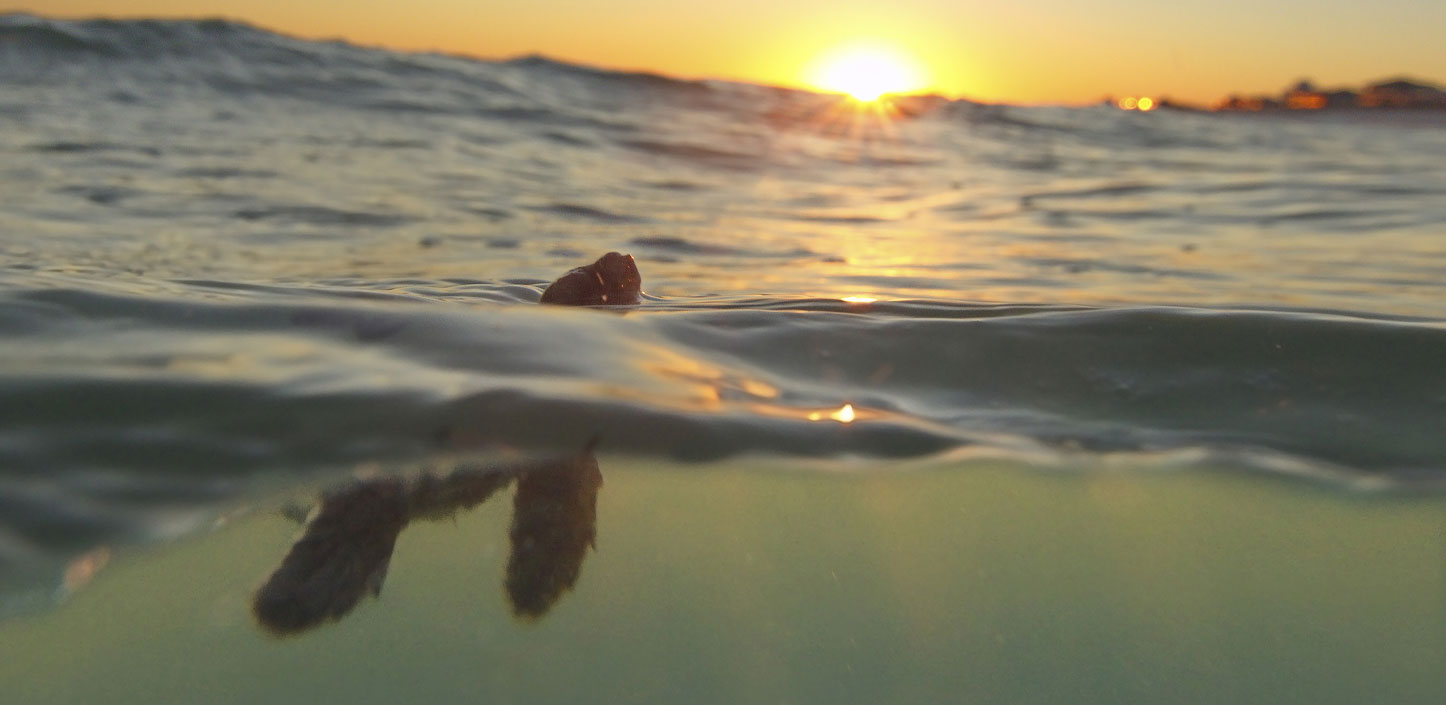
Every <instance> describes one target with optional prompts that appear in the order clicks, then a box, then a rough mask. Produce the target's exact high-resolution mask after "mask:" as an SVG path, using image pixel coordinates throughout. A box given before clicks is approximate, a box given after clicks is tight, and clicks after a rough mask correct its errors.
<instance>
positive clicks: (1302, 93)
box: [1215, 78, 1446, 112]
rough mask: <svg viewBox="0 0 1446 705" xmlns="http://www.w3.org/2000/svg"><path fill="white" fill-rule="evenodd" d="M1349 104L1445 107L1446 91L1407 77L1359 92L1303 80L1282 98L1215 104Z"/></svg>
mask: <svg viewBox="0 0 1446 705" xmlns="http://www.w3.org/2000/svg"><path fill="white" fill-rule="evenodd" d="M1347 108H1436V109H1446V91H1443V90H1442V89H1441V88H1439V87H1437V86H1434V85H1431V84H1427V83H1419V82H1415V81H1408V80H1406V79H1399V78H1398V79H1394V80H1390V81H1382V82H1380V83H1373V84H1371V85H1370V86H1367V87H1366V88H1365V89H1364V90H1362V91H1360V92H1359V93H1357V92H1355V91H1351V90H1346V89H1339V90H1331V91H1326V90H1321V89H1319V88H1317V87H1316V86H1315V84H1313V83H1311V82H1310V81H1306V80H1302V81H1298V82H1296V83H1295V85H1293V86H1291V87H1290V88H1288V89H1286V90H1285V92H1284V93H1282V94H1281V95H1280V98H1279V99H1275V98H1271V97H1268V96H1242V95H1232V96H1230V97H1228V98H1225V99H1224V100H1222V101H1220V102H1219V103H1217V104H1216V105H1215V109H1216V110H1237V111H1251V112H1253V111H1260V110H1279V109H1288V110H1326V109H1330V110H1337V109H1347Z"/></svg>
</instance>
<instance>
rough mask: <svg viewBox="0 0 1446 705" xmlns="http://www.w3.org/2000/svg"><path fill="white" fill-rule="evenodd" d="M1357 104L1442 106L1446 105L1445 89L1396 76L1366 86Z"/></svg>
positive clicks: (1377, 106) (1376, 105)
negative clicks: (1389, 79) (1396, 77)
mask: <svg viewBox="0 0 1446 705" xmlns="http://www.w3.org/2000/svg"><path fill="white" fill-rule="evenodd" d="M1357 104H1358V105H1360V106H1361V107H1364V108H1442V107H1446V91H1442V90H1441V89H1440V88H1437V87H1436V86H1432V85H1428V84H1424V83H1416V82H1413V81H1407V80H1405V79H1400V78H1398V79H1394V80H1391V81H1383V82H1381V83H1373V84H1371V85H1369V86H1366V89H1365V90H1364V91H1361V95H1360V97H1359V99H1358V100H1357Z"/></svg>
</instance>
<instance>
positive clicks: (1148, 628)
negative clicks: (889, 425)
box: [0, 457, 1446, 705]
mask: <svg viewBox="0 0 1446 705" xmlns="http://www.w3.org/2000/svg"><path fill="white" fill-rule="evenodd" d="M601 467H602V471H603V475H604V485H603V487H602V489H601V492H600V494H599V495H598V500H597V549H596V551H595V552H593V553H591V554H589V555H588V557H587V558H586V560H585V562H584V564H583V566H582V573H581V577H580V579H579V580H578V582H577V585H576V588H575V590H573V591H572V592H571V593H569V594H566V595H564V596H563V597H562V599H561V600H560V601H559V602H558V603H557V604H556V606H555V607H554V608H553V609H552V611H551V612H550V613H549V614H547V615H546V616H544V617H542V618H541V619H538V620H535V621H530V622H529V621H520V620H517V619H514V618H512V617H511V616H510V614H509V609H508V606H507V600H506V599H505V597H504V595H503V591H502V579H503V578H502V576H503V571H504V566H505V565H506V562H507V554H508V538H507V534H508V521H509V514H510V512H511V505H510V501H511V500H510V497H505V496H498V497H495V498H493V499H492V500H491V501H489V502H488V503H486V504H483V505H482V506H481V507H479V508H477V509H475V510H472V511H470V512H465V513H461V514H458V515H457V516H456V517H455V518H454V519H452V520H443V521H436V522H417V523H414V524H413V525H412V526H410V527H409V528H407V529H406V530H405V531H403V532H402V533H401V535H400V538H399V539H398V541H397V544H396V549H395V552H394V554H393V557H392V560H391V567H390V572H389V574H388V576H387V579H386V583H385V587H384V589H383V590H382V593H381V596H380V598H379V599H376V600H366V601H364V602H363V603H362V604H361V605H360V606H359V607H358V608H357V609H356V610H355V611H354V612H352V613H351V614H350V615H349V616H347V617H345V618H344V619H341V620H339V621H337V622H334V623H331V624H327V625H324V626H322V627H320V628H318V629H316V630H314V631H311V632H308V633H304V634H302V635H300V636H295V637H289V638H284V639H278V638H275V637H272V636H269V635H267V634H266V633H265V632H263V631H262V630H260V629H259V628H258V627H257V626H256V625H255V624H254V623H253V621H252V618H251V616H250V613H249V608H248V604H249V599H250V593H251V591H252V590H254V589H255V588H256V587H257V586H258V585H259V584H260V582H261V581H262V579H263V578H264V577H265V576H266V575H267V573H268V572H269V571H270V570H271V569H272V568H273V567H274V566H275V565H276V563H277V561H279V560H280V559H281V557H282V556H283V555H285V553H286V551H287V548H288V546H289V545H290V544H291V542H292V540H293V539H294V538H295V537H296V533H297V529H296V525H295V524H293V523H291V522H290V521H288V520H286V519H285V518H283V517H282V516H281V515H280V514H279V512H276V511H272V509H271V508H263V509H261V510H258V511H257V512H255V513H253V514H250V515H247V516H244V517H242V518H239V519H237V520H234V521H232V522H230V523H229V524H227V525H226V526H224V527H222V528H220V529H219V530H216V531H214V532H210V533H207V534H205V535H202V536H198V537H193V538H190V539H187V540H185V541H183V542H180V543H175V544H171V545H167V546H159V547H154V546H153V547H150V548H147V549H143V550H141V549H138V550H137V551H135V552H129V553H128V552H122V553H121V554H120V555H119V557H118V558H116V559H115V560H114V561H112V562H111V564H110V565H109V566H108V567H107V568H105V569H104V570H102V571H101V572H100V573H99V574H98V576H97V577H96V578H95V580H94V581H93V582H92V583H90V584H89V585H88V586H86V587H85V588H84V589H82V590H80V591H79V592H77V593H76V594H75V595H74V596H73V597H72V598H71V599H70V600H69V601H68V602H67V603H66V604H64V605H63V606H61V607H60V608H58V609H55V610H52V611H49V612H46V613H42V614H38V615H34V616H30V617H25V618H22V619H17V620H11V621H8V622H4V623H0V693H3V697H0V702H4V703H6V705H32V704H33V705H40V704H51V703H116V704H121V703H130V702H135V703H147V704H157V703H201V702H205V703H284V702H298V703H301V702H305V703H327V702H338V703H340V702H345V703H372V702H375V703H397V702H455V701H467V702H487V703H943V702H960V703H1063V702H1068V703H1315V704H1320V703H1352V704H1354V703H1392V704H1398V705H1404V704H1411V703H1421V704H1423V705H1424V704H1427V703H1432V704H1437V703H1441V702H1443V701H1446V668H1443V666H1446V658H1443V656H1446V499H1443V498H1442V497H1439V496H1437V497H1431V496H1421V495H1417V496H1414V497H1401V496H1378V495H1357V494H1351V493H1347V492H1344V491H1338V490H1334V489H1330V488H1324V487H1321V486H1317V485H1310V484H1304V483H1294V482H1290V481H1285V480H1281V479H1279V478H1264V477H1260V476H1256V475H1246V474H1240V473H1233V472H1228V471H1207V470H1188V471H1186V470H1159V471H1147V470H1140V469H1134V470H1115V469H1111V468H1108V467H1091V468H1088V471H1087V472H1083V471H1082V472H1078V473H1075V472H1041V471H1037V470H1027V469H1023V468H1021V467H1016V466H1008V465H1002V464H991V463H980V462H970V463H964V464H953V465H948V464H934V465H927V466H926V465H912V466H898V467H893V468H890V469H889V470H890V471H888V472H878V471H876V469H875V468H874V467H872V465H865V464H863V463H860V464H858V465H856V466H851V465H849V464H847V463H843V464H839V463H833V464H831V465H829V466H828V468H829V469H828V470H827V471H818V470H817V469H814V468H800V467H798V466H792V467H786V466H785V467H780V466H777V465H772V464H768V463H753V464H750V463H747V462H741V463H735V464H732V465H729V466H693V467H678V466H664V465H658V464H652V463H643V462H637V461H631V460H628V459H624V458H616V457H613V458H608V457H605V458H603V459H602V462H601ZM854 469H857V470H858V471H859V472H853V471H852V470H854ZM509 495H510V491H509ZM278 504H279V501H278Z"/></svg>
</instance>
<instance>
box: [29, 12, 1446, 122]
mask: <svg viewBox="0 0 1446 705" xmlns="http://www.w3.org/2000/svg"><path fill="white" fill-rule="evenodd" d="M31 1H32V3H35V4H32V5H30V6H28V7H27V6H26V5H23V4H22V5H19V6H16V7H15V8H13V9H25V10H29V11H33V12H36V13H39V14H46V15H52V16H68V17H74V16H95V15H107V16H124V17H134V16H162V17H183V16H184V17H200V16H223V17H228V18H232V19H240V20H245V21H247V22H251V23H253V24H257V25H260V26H262V27H265V28H267V29H272V30H276V31H280V32H283V33H286V34H293V35H298V36H303V37H312V38H338V37H339V38H343V39H346V40H349V41H352V42H356V43H360V44H368V45H380V46H386V47H391V48H397V49H416V50H440V51H445V52H448V53H457V54H466V55H472V56H481V57H489V58H502V57H510V56H515V55H518V54H527V53H541V54H545V55H547V56H551V57H554V58H558V59H563V60H568V61H575V62H580V63H586V64H592V65H597V66H603V67H610V68H623V69H642V70H649V71H656V72H660V73H666V74H670V75H676V76H683V77H699V78H701V77H708V78H731V79H741V80H747V81H756V82H760V83H770V84H778V85H792V86H798V85H803V84H804V83H805V81H806V79H805V76H806V72H807V71H808V67H809V66H810V65H811V64H812V63H813V62H815V61H816V59H817V57H818V56H819V55H821V54H823V53H825V52H827V51H828V50H830V49H831V48H832V47H835V46H837V45H839V44H843V43H846V42H850V41H857V40H860V39H868V40H873V41H875V42H883V43H889V44H893V45H895V46H897V47H899V49H900V51H903V52H906V53H908V54H910V55H912V56H913V57H915V59H916V60H917V61H918V62H919V63H920V64H921V65H922V66H923V67H924V68H925V70H926V71H927V72H928V74H929V83H930V86H929V87H930V88H931V89H932V90H934V91H936V92H940V93H944V94H946V95H950V96H963V97H969V98H974V99H981V100H990V101H1009V102H1029V103H1034V102H1064V103H1079V102H1089V101H1093V100H1096V99H1098V98H1100V97H1101V96H1104V95H1107V94H1109V95H1156V96H1159V95H1170V96H1174V97H1176V98H1180V99H1184V100H1191V101H1197V102H1213V101H1214V100H1215V99H1217V98H1219V97H1221V96H1223V95H1225V94H1227V93H1231V92H1237V91H1242V92H1272V93H1273V92H1277V91H1279V90H1280V89H1281V88H1282V87H1284V86H1285V84H1287V83H1288V82H1291V81H1294V80H1295V79H1298V78H1301V77H1311V78H1314V79H1316V80H1317V82H1319V83H1321V84H1324V85H1327V86H1329V85H1334V84H1360V83H1364V82H1366V81H1370V80H1374V79H1377V78H1382V77H1387V76H1395V75H1398V74H1406V75H1410V76H1415V77H1419V78H1424V79H1428V80H1438V81H1439V80H1443V79H1446V51H1442V50H1441V49H1440V38H1439V28H1440V27H1446V3H1442V2H1439V1H1437V0H1430V1H1427V0H1376V1H1375V2H1373V3H1353V4H1352V5H1351V6H1350V7H1344V6H1340V7H1327V6H1324V4H1323V3H1320V2H1319V1H1318V0H1268V2H1265V3H1262V2H1259V1H1258V0H1250V1H1247V0H1214V1H1213V2H1198V3H1197V4H1195V5H1183V6H1181V5H1172V4H1169V3H1159V2H1156V1H1155V0H1096V2H1094V3H1086V4H1081V3H1075V2H1072V1H1071V0H1036V1H1035V2H1032V3H1027V4H1007V3H997V2H989V3H985V2H969V1H967V0H894V1H893V2H890V3H880V2H874V1H870V2H850V0H731V1H730V2H718V3H713V4H710V5H691V4H679V3H674V2H668V1H665V0H614V1H612V2H597V1H596V0H593V1H587V0H533V1H532V2H527V3H523V2H476V1H475V0H474V1H472V2H464V1H463V0H412V1H411V2H406V3H402V2H396V3H356V2H342V1H341V0H285V1H282V0H244V1H242V0H40V1H39V2H38V3H37V2H35V0H31Z"/></svg>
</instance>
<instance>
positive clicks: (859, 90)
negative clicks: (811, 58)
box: [807, 44, 928, 103]
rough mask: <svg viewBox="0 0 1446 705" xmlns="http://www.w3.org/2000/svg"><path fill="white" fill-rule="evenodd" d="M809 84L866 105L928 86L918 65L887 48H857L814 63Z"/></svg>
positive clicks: (843, 49)
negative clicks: (887, 96) (880, 98)
mask: <svg viewBox="0 0 1446 705" xmlns="http://www.w3.org/2000/svg"><path fill="white" fill-rule="evenodd" d="M807 81H808V82H809V83H810V84H812V85H814V86H816V87H818V88H821V89H823V90H827V91H836V92H839V93H847V94H849V95H851V96H853V97H854V98H855V99H856V100H860V101H863V102H866V103H867V102H870V101H874V100H878V99H879V96H882V95H884V94H886V93H907V92H910V91H917V90H921V89H923V88H924V87H925V86H927V85H928V80H927V79H926V78H925V77H924V71H923V69H921V68H920V67H919V65H918V63H917V62H915V61H914V60H913V59H912V58H911V57H909V55H908V54H906V53H904V52H903V51H900V50H899V49H897V48H895V47H892V46H889V45H886V44H853V45H849V46H846V47H841V48H839V49H836V50H834V51H832V52H830V53H828V54H826V55H824V56H823V57H821V58H819V60H818V61H817V62H815V63H814V65H813V68H812V69H811V70H810V71H809V74H808V76H807Z"/></svg>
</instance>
